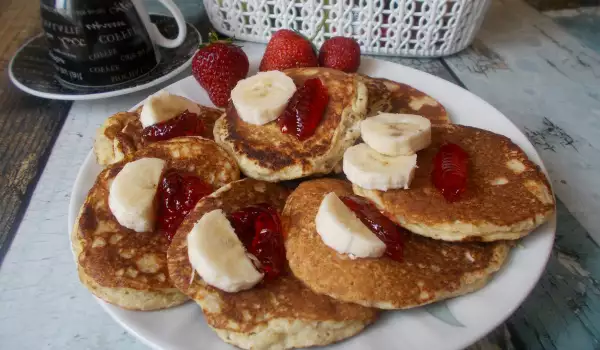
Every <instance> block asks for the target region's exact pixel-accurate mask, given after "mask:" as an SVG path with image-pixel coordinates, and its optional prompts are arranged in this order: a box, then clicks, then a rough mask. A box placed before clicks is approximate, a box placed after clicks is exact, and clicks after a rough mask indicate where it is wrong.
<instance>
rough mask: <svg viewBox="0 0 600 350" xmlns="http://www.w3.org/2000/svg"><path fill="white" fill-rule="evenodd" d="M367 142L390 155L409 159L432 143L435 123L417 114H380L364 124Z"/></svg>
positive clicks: (364, 137)
mask: <svg viewBox="0 0 600 350" xmlns="http://www.w3.org/2000/svg"><path fill="white" fill-rule="evenodd" d="M360 133H361V137H362V139H363V141H365V143H366V144H367V145H369V146H370V147H371V148H373V149H374V150H376V151H377V152H379V153H382V154H385V155H388V156H409V155H411V154H414V153H417V152H418V151H420V150H422V149H424V148H426V147H428V146H429V145H430V144H431V121H429V119H427V118H424V117H421V116H419V115H415V114H394V113H380V114H378V115H376V116H374V117H371V118H368V119H365V120H364V121H363V122H362V123H361V124H360Z"/></svg>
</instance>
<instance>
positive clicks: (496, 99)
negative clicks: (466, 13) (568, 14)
mask: <svg viewBox="0 0 600 350" xmlns="http://www.w3.org/2000/svg"><path fill="white" fill-rule="evenodd" d="M446 62H447V63H448V65H449V67H450V68H451V69H452V70H453V71H454V73H455V74H456V75H457V76H458V77H459V79H461V80H462V82H463V83H464V84H465V85H466V87H467V88H468V89H469V90H471V91H473V92H474V93H475V94H477V95H479V96H481V97H482V98H483V99H485V100H486V101H488V102H490V103H491V104H492V105H494V106H495V107H497V108H498V109H499V110H500V111H502V112H503V113H504V114H506V115H507V116H508V117H509V118H510V119H511V120H512V121H513V122H514V123H515V124H516V125H517V126H518V127H519V128H520V129H521V130H522V131H524V132H525V133H526V134H527V135H528V136H529V138H530V140H531V141H532V142H533V143H534V144H535V145H536V147H537V149H538V151H539V152H540V154H541V155H542V158H543V159H544V162H545V164H546V166H547V167H548V171H549V173H550V176H551V178H552V180H553V185H554V189H555V191H556V193H557V195H558V197H559V198H560V199H561V200H562V201H563V202H564V203H565V205H566V206H567V208H569V210H570V211H571V212H572V213H573V215H575V217H576V218H577V219H578V220H579V221H580V222H581V223H582V225H583V226H584V227H585V228H586V229H587V230H588V232H590V234H591V235H592V236H593V237H594V238H595V239H596V240H600V215H597V212H598V210H599V209H600V178H599V177H598V176H597V174H598V171H600V152H599V150H600V138H598V135H599V134H600V95H599V91H600V55H598V54H597V53H596V52H594V51H593V50H591V49H589V48H587V47H585V46H583V45H582V44H581V43H580V42H579V41H578V40H577V39H576V38H573V37H571V36H570V35H569V34H568V33H566V32H565V31H564V30H562V29H561V28H560V26H558V25H557V24H556V23H554V22H553V21H552V19H550V18H549V17H546V16H543V15H541V14H540V13H539V12H537V11H536V10H534V9H533V8H531V7H530V6H528V5H526V4H525V3H523V2H522V1H520V0H502V1H495V2H493V4H492V6H491V8H490V12H489V13H488V15H487V17H486V20H485V21H484V24H483V27H482V30H481V32H480V33H479V35H478V37H477V40H476V41H475V43H474V44H473V46H472V47H471V48H469V49H468V50H466V51H464V52H462V53H460V54H458V55H456V56H453V57H450V58H447V59H446Z"/></svg>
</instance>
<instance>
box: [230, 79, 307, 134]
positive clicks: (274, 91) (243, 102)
mask: <svg viewBox="0 0 600 350" xmlns="http://www.w3.org/2000/svg"><path fill="white" fill-rule="evenodd" d="M294 92H296V84H294V81H293V80H292V78H290V77H288V76H287V75H286V74H285V73H282V72H280V71H268V72H260V73H257V74H256V75H254V76H251V77H250V78H246V79H243V80H240V81H239V82H238V83H237V85H236V86H235V88H233V90H232V91H231V100H232V101H233V105H234V106H235V109H236V110H237V113H238V115H239V116H240V118H241V119H242V120H243V121H245V122H246V123H250V124H256V125H263V124H267V123H269V122H272V121H273V120H275V119H277V117H279V115H280V114H281V113H282V112H283V110H284V109H285V107H286V106H287V103H288V100H289V99H290V98H291V97H292V95H293V94H294Z"/></svg>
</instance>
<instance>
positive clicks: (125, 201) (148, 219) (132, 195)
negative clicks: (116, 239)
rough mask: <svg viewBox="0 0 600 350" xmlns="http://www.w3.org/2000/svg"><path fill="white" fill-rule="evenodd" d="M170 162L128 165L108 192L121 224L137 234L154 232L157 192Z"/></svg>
mask: <svg viewBox="0 0 600 350" xmlns="http://www.w3.org/2000/svg"><path fill="white" fill-rule="evenodd" d="M165 166H166V162H165V161H164V160H162V159H158V158H141V159H138V160H136V161H133V162H131V163H127V164H125V166H124V167H123V169H121V171H119V173H118V174H117V176H115V178H114V180H113V182H112V184H111V185H110V190H109V193H108V206H109V208H110V211H111V212H112V213H113V215H114V216H115V218H116V219H117V221H118V222H119V224H121V225H122V226H124V227H127V228H129V229H131V230H134V231H136V232H147V231H153V230H154V224H155V222H156V210H157V208H156V204H157V203H156V200H155V197H156V191H157V189H158V184H159V182H160V178H161V176H162V173H163V171H164V169H165Z"/></svg>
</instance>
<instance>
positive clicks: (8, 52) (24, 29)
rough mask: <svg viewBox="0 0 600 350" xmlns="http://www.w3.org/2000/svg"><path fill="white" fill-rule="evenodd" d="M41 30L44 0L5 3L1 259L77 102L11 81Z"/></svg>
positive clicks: (0, 31)
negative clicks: (19, 54) (13, 62)
mask: <svg viewBox="0 0 600 350" xmlns="http://www.w3.org/2000/svg"><path fill="white" fill-rule="evenodd" d="M39 30H40V21H39V2H38V1H31V0H28V1H9V0H2V1H1V2H0V55H1V56H0V57H1V59H2V76H1V77H0V106H2V108H1V109H0V189H1V191H0V262H1V261H2V258H3V256H4V253H5V252H6V249H7V248H8V246H9V244H10V240H11V239H12V234H14V232H15V231H16V228H17V225H18V222H19V220H20V217H21V215H22V213H23V211H24V210H25V207H26V206H27V202H28V199H29V197H30V195H31V192H32V190H33V187H34V186H35V183H36V180H37V177H38V175H39V174H40V173H41V170H42V169H43V167H44V164H45V161H46V158H47V155H48V153H49V151H50V149H51V147H52V144H53V143H54V139H55V138H56V136H57V134H58V132H59V131H60V127H61V126H62V124H63V121H64V119H65V118H66V116H67V114H68V111H69V107H70V105H71V103H70V102H63V101H51V100H44V99H40V98H37V97H33V96H29V95H27V94H25V93H23V92H21V91H19V90H18V89H17V88H16V87H14V86H13V85H12V83H11V82H10V81H9V78H8V72H7V69H8V62H9V61H10V58H11V57H12V55H13V54H14V53H15V51H16V50H17V49H18V48H19V47H20V46H21V44H22V43H23V42H25V41H26V40H27V39H28V38H30V37H31V36H33V35H34V34H36V33H37V32H39Z"/></svg>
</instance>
